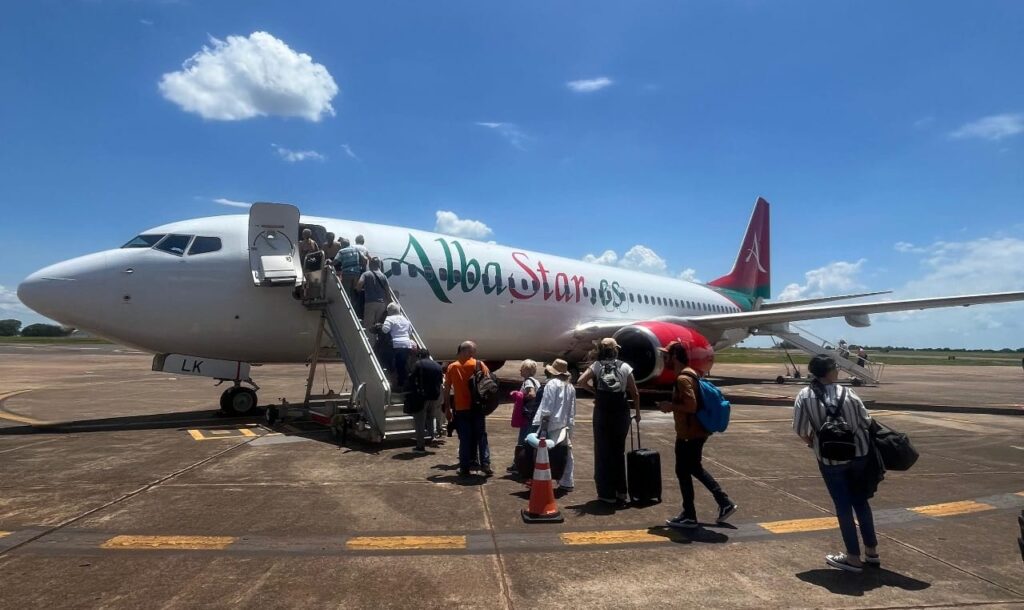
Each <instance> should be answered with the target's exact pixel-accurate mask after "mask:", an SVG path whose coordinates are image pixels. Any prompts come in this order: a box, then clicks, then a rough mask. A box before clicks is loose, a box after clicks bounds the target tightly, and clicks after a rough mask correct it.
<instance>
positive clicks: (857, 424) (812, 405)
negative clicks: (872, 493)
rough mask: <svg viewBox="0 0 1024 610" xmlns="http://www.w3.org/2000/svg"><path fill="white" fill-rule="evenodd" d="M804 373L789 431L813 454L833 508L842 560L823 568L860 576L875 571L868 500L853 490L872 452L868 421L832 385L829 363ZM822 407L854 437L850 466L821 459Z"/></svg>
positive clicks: (814, 363) (832, 559) (816, 362)
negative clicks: (869, 568)
mask: <svg viewBox="0 0 1024 610" xmlns="http://www.w3.org/2000/svg"><path fill="white" fill-rule="evenodd" d="M807 370H808V371H809V372H810V373H811V374H812V375H814V377H815V378H814V380H813V381H811V385H810V386H808V387H806V388H804V389H803V390H801V391H800V393H799V394H797V397H796V403H795V404H794V405H793V406H794V409H793V430H794V431H795V432H796V433H797V434H798V435H800V438H802V439H804V441H805V442H806V443H807V445H808V446H809V447H812V448H813V449H814V455H815V457H817V458H818V468H819V469H820V470H821V476H822V477H823V478H824V479H825V486H826V487H827V488H828V493H829V495H830V496H832V502H833V504H835V507H836V518H837V519H838V520H839V531H840V532H841V533H842V535H843V543H844V544H845V546H846V553H845V554H844V553H835V554H830V555H826V556H825V562H826V563H828V565H830V566H832V567H834V568H838V569H840V570H846V571H848V572H861V571H862V569H863V565H864V563H867V564H869V565H876V566H877V565H879V558H878V548H877V547H878V538H877V537H876V536H875V521H874V516H873V515H872V514H871V506H870V505H869V504H868V496H867V494H866V493H865V492H863V491H862V490H861V489H860V488H861V487H863V486H861V485H855V484H854V483H855V482H856V481H858V480H860V479H862V478H863V477H864V472H865V468H866V466H867V455H868V451H869V449H870V446H871V437H870V434H869V432H868V427H869V426H870V425H871V416H870V415H868V411H867V409H866V408H864V403H863V402H861V400H860V398H859V397H858V396H857V395H856V394H854V392H853V390H849V389H847V388H842V387H841V386H840V385H839V384H838V383H836V381H837V380H838V379H839V369H838V367H837V366H836V361H835V359H834V358H832V357H831V356H825V355H818V356H815V357H814V358H812V359H811V362H810V364H808V365H807ZM822 399H823V400H822ZM826 405H831V406H832V407H833V408H832V410H833V415H834V416H835V415H839V416H841V417H842V418H843V419H844V420H845V421H846V423H847V424H848V425H849V427H850V429H851V430H852V431H853V436H854V444H855V447H856V448H855V451H854V457H853V459H851V460H846V461H837V460H830V459H827V458H823V457H822V455H821V447H820V445H819V438H818V430H820V429H821V425H822V424H823V423H824V422H825V421H826V419H827V414H826V411H827V406H826ZM854 513H856V514H857V522H858V523H860V533H861V536H862V537H863V538H864V560H863V561H861V557H860V544H859V541H858V539H857V524H856V523H855V522H854V520H853V515H854Z"/></svg>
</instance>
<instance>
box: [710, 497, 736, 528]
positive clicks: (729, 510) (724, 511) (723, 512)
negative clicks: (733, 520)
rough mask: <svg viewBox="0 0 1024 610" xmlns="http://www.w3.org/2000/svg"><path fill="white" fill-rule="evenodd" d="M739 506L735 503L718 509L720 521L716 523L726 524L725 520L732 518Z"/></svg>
mask: <svg viewBox="0 0 1024 610" xmlns="http://www.w3.org/2000/svg"><path fill="white" fill-rule="evenodd" d="M737 508H739V506H738V505H737V504H736V503H735V502H729V503H728V504H726V505H725V506H720V507H718V519H717V520H716V521H715V522H716V523H725V520H726V519H728V518H729V517H731V516H732V514H733V513H735V512H736V509H737Z"/></svg>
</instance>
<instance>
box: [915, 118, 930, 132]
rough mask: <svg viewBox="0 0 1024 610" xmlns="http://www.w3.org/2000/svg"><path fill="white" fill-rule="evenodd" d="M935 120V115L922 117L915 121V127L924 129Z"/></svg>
mask: <svg viewBox="0 0 1024 610" xmlns="http://www.w3.org/2000/svg"><path fill="white" fill-rule="evenodd" d="M934 122H935V117H933V116H926V117H921V118H920V119H917V120H916V121H914V129H924V128H925V127H928V126H930V125H931V124H932V123H934Z"/></svg>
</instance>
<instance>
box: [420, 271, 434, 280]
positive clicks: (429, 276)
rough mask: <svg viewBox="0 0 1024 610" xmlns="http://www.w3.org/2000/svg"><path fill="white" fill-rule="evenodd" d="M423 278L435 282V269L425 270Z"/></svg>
mask: <svg viewBox="0 0 1024 610" xmlns="http://www.w3.org/2000/svg"><path fill="white" fill-rule="evenodd" d="M423 277H425V278H427V281H433V279H434V270H433V269H424V270H423Z"/></svg>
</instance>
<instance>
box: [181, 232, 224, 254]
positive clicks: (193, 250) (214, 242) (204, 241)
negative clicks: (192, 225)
mask: <svg viewBox="0 0 1024 610" xmlns="http://www.w3.org/2000/svg"><path fill="white" fill-rule="evenodd" d="M217 250H220V238H219V237H202V236H199V237H197V238H195V239H194V240H192V246H191V247H190V248H189V249H188V255H189V256H195V255H196V254H208V253H210V252H216V251H217Z"/></svg>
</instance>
